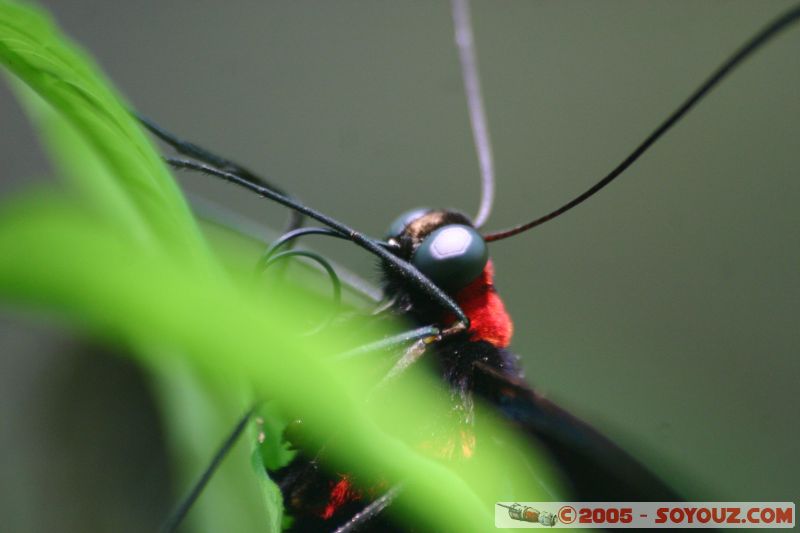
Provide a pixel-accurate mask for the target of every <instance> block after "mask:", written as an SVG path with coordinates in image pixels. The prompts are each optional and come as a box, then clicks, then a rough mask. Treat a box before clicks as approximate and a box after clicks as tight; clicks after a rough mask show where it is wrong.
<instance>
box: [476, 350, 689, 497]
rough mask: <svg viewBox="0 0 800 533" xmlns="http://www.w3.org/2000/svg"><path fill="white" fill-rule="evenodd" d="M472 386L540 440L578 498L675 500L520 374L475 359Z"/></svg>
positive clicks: (659, 482) (655, 480) (642, 469)
mask: <svg viewBox="0 0 800 533" xmlns="http://www.w3.org/2000/svg"><path fill="white" fill-rule="evenodd" d="M474 379H475V382H474V385H475V389H474V392H475V393H476V394H477V395H478V396H479V397H481V398H483V400H484V401H486V402H489V403H490V404H492V405H494V406H496V407H497V408H498V409H499V410H500V411H501V412H502V414H503V415H504V416H505V417H506V418H507V419H508V420H510V421H511V423H512V424H513V425H514V426H516V429H517V430H518V431H519V432H522V433H524V434H527V435H529V436H531V437H533V438H534V439H535V440H536V441H537V442H538V443H540V444H541V445H543V447H544V448H545V450H547V451H548V452H549V453H550V454H551V456H552V458H553V460H554V461H555V462H556V463H557V464H558V466H559V468H560V470H561V471H562V473H563V474H564V476H565V478H566V480H567V481H568V483H569V484H570V487H569V488H571V489H572V491H573V496H574V498H575V499H576V500H580V501H680V500H682V499H683V498H681V497H680V496H679V495H678V494H677V493H676V492H675V491H674V490H673V489H672V488H671V487H669V485H667V484H666V483H665V482H664V481H663V480H661V479H660V478H659V477H658V476H656V475H655V474H653V473H652V472H651V471H650V470H648V469H647V468H645V467H644V466H643V465H642V464H641V463H639V462H638V461H637V460H636V459H634V458H633V457H631V456H630V455H629V454H628V453H626V452H625V451H623V450H622V449H621V448H620V447H619V446H617V445H616V444H614V443H613V442H612V441H610V440H609V439H608V438H607V437H605V436H603V435H602V434H601V433H599V432H598V431H597V430H596V429H594V428H592V427H591V426H590V425H589V424H587V423H586V422H583V421H582V420H580V419H578V418H576V417H575V416H573V415H571V414H570V413H568V412H567V411H565V410H564V409H562V408H561V407H559V406H557V405H556V404H554V403H553V402H551V401H549V400H546V399H544V398H543V397H541V396H540V395H538V394H536V393H535V392H534V391H533V390H532V389H531V388H530V387H529V386H528V384H527V383H525V382H524V381H523V380H521V379H516V378H513V377H509V376H508V375H507V374H504V373H502V372H500V371H498V370H496V369H494V368H492V367H491V366H488V365H485V364H482V363H475V373H474Z"/></svg>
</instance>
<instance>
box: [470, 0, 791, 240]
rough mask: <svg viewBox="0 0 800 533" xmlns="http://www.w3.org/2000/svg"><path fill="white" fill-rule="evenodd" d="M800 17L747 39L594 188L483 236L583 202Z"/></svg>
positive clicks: (495, 236) (784, 18)
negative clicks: (741, 64)
mask: <svg viewBox="0 0 800 533" xmlns="http://www.w3.org/2000/svg"><path fill="white" fill-rule="evenodd" d="M799 18H800V6H795V7H793V8H792V9H790V10H789V11H787V12H785V13H784V14H782V15H781V16H779V17H778V18H776V19H775V20H774V21H773V22H772V23H770V24H769V25H768V26H767V27H765V28H764V29H763V30H761V31H760V32H759V33H757V34H756V35H755V36H754V37H753V38H751V39H750V40H749V41H747V42H746V43H745V44H744V45H743V46H742V47H741V48H739V50H737V51H736V52H735V53H734V54H733V55H732V56H731V57H730V58H728V60H727V61H725V62H724V63H723V64H722V65H721V66H720V67H719V68H717V70H715V71H714V72H713V73H712V74H711V76H710V77H709V78H708V79H707V80H706V81H705V82H703V84H702V85H700V87H698V88H697V89H696V90H695V91H694V92H693V93H692V94H691V95H690V96H689V98H687V99H686V101H684V102H683V103H682V104H681V105H680V106H679V107H678V108H677V109H676V110H675V111H673V112H672V114H671V115H669V116H668V117H667V119H666V120H664V122H662V123H661V125H659V126H658V127H657V128H656V129H655V130H654V131H653V132H652V133H651V134H650V135H648V136H647V138H646V139H645V140H644V141H643V142H642V143H641V144H640V145H639V146H637V147H636V149H635V150H633V152H631V154H630V155H629V156H628V157H626V158H625V159H624V160H623V161H622V163H620V164H619V165H617V167H616V168H615V169H614V170H612V171H611V172H610V173H609V174H608V175H607V176H606V177H604V178H603V179H601V180H600V181H598V182H597V183H596V184H594V185H593V186H592V187H591V188H589V189H588V190H587V191H585V192H584V193H582V194H580V195H579V196H577V197H575V198H573V199H572V200H570V201H569V202H567V203H566V204H564V205H562V206H561V207H559V208H558V209H556V210H555V211H552V212H550V213H548V214H546V215H544V216H541V217H539V218H536V219H534V220H532V221H530V222H526V223H524V224H520V225H519V226H514V227H512V228H508V229H505V230H501V231H495V232H492V233H488V234H486V235H484V236H483V238H484V239H485V240H486V242H491V241H499V240H502V239H507V238H508V237H512V236H514V235H517V234H519V233H522V232H524V231H527V230H529V229H531V228H535V227H536V226H539V225H541V224H544V223H545V222H547V221H549V220H553V219H554V218H556V217H558V216H560V215H562V214H564V213H566V212H567V211H569V210H570V209H572V208H573V207H575V206H576V205H578V204H581V203H583V202H584V201H585V200H587V199H588V198H590V197H591V196H593V195H594V194H595V193H597V192H598V191H600V190H601V189H602V188H603V187H605V186H606V185H608V184H609V183H611V182H612V181H613V180H614V179H615V178H616V177H617V176H619V175H620V174H622V173H623V172H625V170H627V169H628V167H630V166H631V165H632V164H633V163H634V162H635V161H636V160H637V159H639V157H641V155H642V154H644V153H645V152H646V151H647V150H648V149H649V148H650V147H651V146H652V145H653V144H654V143H655V142H656V141H657V140H658V139H659V138H661V137H662V136H663V135H664V134H665V133H666V132H667V131H668V130H669V129H670V128H672V126H674V125H675V124H676V123H677V122H678V121H679V120H680V119H682V118H683V117H684V115H686V113H688V112H689V111H690V110H691V109H692V108H693V107H694V106H695V105H696V104H697V103H698V102H699V101H700V100H702V99H703V97H705V96H706V95H707V94H708V93H709V92H710V91H711V90H712V89H713V88H714V87H715V86H716V85H718V84H719V82H720V81H722V80H723V79H724V78H725V77H726V76H728V75H729V74H730V73H731V71H733V69H734V68H736V67H737V66H738V65H739V64H740V63H741V62H742V61H744V60H745V59H747V58H748V57H749V56H750V55H752V54H753V53H754V52H755V51H756V50H758V49H759V48H761V47H762V46H763V45H764V44H766V43H767V42H768V41H769V40H771V39H773V38H774V37H775V36H777V35H778V34H779V33H780V32H781V31H783V30H785V29H786V28H788V27H789V26H790V25H792V24H793V23H795V22H796V21H797V20H798V19H799Z"/></svg>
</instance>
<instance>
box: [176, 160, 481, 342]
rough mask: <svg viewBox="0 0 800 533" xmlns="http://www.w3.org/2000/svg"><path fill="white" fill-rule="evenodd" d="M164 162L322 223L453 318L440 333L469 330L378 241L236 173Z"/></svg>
mask: <svg viewBox="0 0 800 533" xmlns="http://www.w3.org/2000/svg"><path fill="white" fill-rule="evenodd" d="M165 160H166V162H167V163H168V164H169V165H171V166H172V167H173V168H176V169H185V170H193V171H196V172H202V173H204V174H208V175H209V176H215V177H217V178H221V179H223V180H225V181H229V182H231V183H234V184H236V185H239V186H241V187H244V188H245V189H248V190H250V191H252V192H254V193H256V194H258V195H259V196H262V197H264V198H268V199H270V200H272V201H274V202H277V203H279V204H281V205H283V206H285V207H288V208H290V209H293V210H295V211H298V212H300V213H302V214H304V215H306V216H308V217H310V218H313V219H314V220H318V221H319V222H322V223H323V224H325V225H326V226H328V227H329V228H332V229H334V230H336V231H337V232H338V233H340V234H341V235H343V236H344V237H345V238H346V239H347V240H349V241H352V242H353V243H354V244H356V245H357V246H359V247H361V248H363V249H365V250H367V251H368V252H370V253H372V254H373V255H376V256H378V257H379V258H380V259H381V260H383V261H384V262H386V263H387V264H388V265H389V266H390V267H391V268H392V269H393V270H394V271H395V272H396V273H397V274H398V275H400V276H402V277H404V278H405V279H406V280H407V281H408V282H409V283H411V284H413V285H414V286H415V287H417V288H418V289H420V290H421V291H422V292H424V293H425V294H427V295H428V297H429V298H431V300H433V301H435V302H436V303H438V304H439V305H440V306H441V307H442V308H443V309H447V310H448V311H450V312H451V313H453V315H455V317H456V322H457V323H456V324H454V325H453V326H452V327H450V328H448V329H447V330H445V331H444V332H443V334H445V335H449V334H452V333H456V332H460V331H465V330H467V329H468V328H469V318H467V315H466V314H465V313H464V311H462V310H461V308H460V307H459V306H458V304H457V303H456V302H455V301H454V300H453V299H452V298H450V296H448V295H447V293H445V292H444V291H443V290H442V289H440V288H439V287H437V286H436V284H434V283H433V282H432V281H431V280H430V279H428V278H427V277H426V276H425V275H424V274H423V273H422V272H420V271H419V270H417V268H416V267H414V265H412V264H411V263H409V262H407V261H403V260H402V259H400V258H399V257H397V256H396V255H394V254H392V253H391V252H389V251H388V250H386V248H385V246H386V244H385V243H384V244H380V243H379V242H378V241H375V240H373V239H371V238H369V237H367V236H366V235H364V234H363V233H360V232H358V231H356V230H354V229H352V228H351V227H349V226H347V225H345V224H342V223H341V222H339V221H338V220H336V219H334V218H332V217H329V216H328V215H326V214H324V213H322V212H320V211H317V210H316V209H313V208H311V207H308V206H306V205H303V204H302V203H300V202H298V201H297V200H295V199H293V198H290V197H288V196H283V195H282V194H278V193H276V192H275V191H273V190H272V189H268V188H266V187H262V186H261V185H258V184H257V183H253V182H251V181H249V180H247V179H246V178H244V177H242V176H239V175H238V174H234V173H232V172H226V171H224V170H220V169H218V168H215V167H212V166H209V165H204V164H202V163H198V162H196V161H191V160H188V159H176V158H173V157H168V158H166V159H165Z"/></svg>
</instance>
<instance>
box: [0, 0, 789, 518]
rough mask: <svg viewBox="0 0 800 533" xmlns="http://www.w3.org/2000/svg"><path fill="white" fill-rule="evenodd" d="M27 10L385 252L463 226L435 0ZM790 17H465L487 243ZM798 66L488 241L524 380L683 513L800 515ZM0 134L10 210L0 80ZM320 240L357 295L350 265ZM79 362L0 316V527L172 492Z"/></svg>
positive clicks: (154, 423) (116, 403)
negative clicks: (394, 235)
mask: <svg viewBox="0 0 800 533" xmlns="http://www.w3.org/2000/svg"><path fill="white" fill-rule="evenodd" d="M42 3H43V4H44V5H46V6H47V7H48V8H49V9H50V10H52V11H53V13H54V14H55V16H56V17H57V19H58V21H59V22H60V23H61V24H62V25H63V27H64V28H65V29H66V31H67V32H68V33H69V34H70V35H72V36H74V37H75V38H76V39H77V40H78V41H79V42H81V43H82V44H83V45H84V46H85V47H86V48H87V49H89V50H90V51H91V52H92V54H93V55H94V56H95V57H96V58H97V59H98V61H99V62H100V63H101V65H102V67H103V68H104V69H105V71H106V72H107V73H108V75H109V76H110V77H111V79H113V80H114V82H115V83H116V85H117V87H119V88H120V90H121V91H122V92H123V93H124V94H125V95H126V96H127V97H128V98H129V99H130V100H131V101H132V102H133V104H134V105H135V106H136V107H137V108H138V109H139V110H140V111H141V112H142V113H144V114H146V115H148V116H150V117H152V118H154V119H156V120H157V121H158V122H160V123H161V124H162V125H163V126H165V127H167V128H168V129H171V130H173V131H174V132H176V133H178V134H181V135H183V136H185V137H186V138H189V139H191V140H194V141H196V142H198V143H200V144H202V145H204V146H207V147H210V148H213V149H215V150H216V151H218V152H219V153H221V154H225V155H228V156H230V157H231V158H233V159H235V160H237V161H241V162H243V163H245V164H247V165H248V166H250V167H251V168H253V169H256V170H259V171H263V172H264V173H265V174H266V175H268V176H271V177H273V178H274V179H275V180H276V181H277V182H279V183H281V184H282V185H284V186H285V187H286V188H287V189H289V190H290V191H291V192H292V193H293V194H295V195H297V196H299V197H301V198H302V199H304V200H305V201H307V202H308V203H309V204H311V205H313V206H316V207H319V208H322V209H324V210H325V211H326V212H327V213H329V214H331V215H333V216H336V217H339V218H341V219H342V220H344V221H347V222H348V223H351V224H352V225H354V226H355V227H357V228H360V229H363V230H364V231H366V232H368V233H371V234H374V235H381V234H382V232H383V231H384V229H385V227H386V226H387V224H388V223H389V222H390V221H391V220H392V218H393V217H394V216H395V215H396V214H399V213H400V212H402V211H404V210H406V209H409V208H411V207H416V206H420V205H425V206H445V207H457V208H461V209H463V210H465V211H467V212H469V213H474V211H475V209H476V206H477V196H478V166H477V163H476V158H475V155H474V151H473V148H472V140H471V133H470V129H469V122H468V117H467V113H466V106H465V102H464V97H463V91H462V87H461V79H460V72H459V68H458V59H457V55H456V51H455V48H454V46H453V44H452V29H451V22H450V18H449V17H450V14H449V7H448V4H447V3H446V2H428V1H426V2H422V1H416V2H396V1H373V2H351V1H348V2H343V1H342V2H322V1H318V2H256V1H239V2H236V3H225V4H223V3H222V2H213V1H210V0H193V1H188V0H173V1H171V2H163V1H161V2H156V1H152V0H140V1H137V2H108V1H107V0H104V1H101V0H69V1H68V2H67V1H63V0H61V1H59V0H48V1H44V2H42ZM788 5H789V3H787V2H779V1H769V2H766V1H763V2H755V1H726V2H712V1H707V2H694V1H674V0H672V1H669V2H666V1H659V2H638V1H627V2H623V1H616V2H533V1H529V0H528V1H522V0H517V1H511V0H505V1H503V2H488V1H486V2H474V5H473V19H474V25H475V33H476V39H477V44H478V51H479V60H480V66H481V76H482V81H483V90H484V96H485V98H486V101H487V108H488V109H487V113H488V118H489V125H490V129H491V133H492V136H493V142H494V147H495V159H496V164H497V175H498V181H499V183H498V189H497V201H496V210H495V213H494V215H493V217H492V218H491V220H490V222H489V224H488V227H489V228H500V227H505V226H507V225H511V224H514V223H517V222H520V221H522V220H525V219H528V218H531V217H532V216H533V215H537V214H541V213H543V212H545V211H548V210H550V209H551V208H554V207H556V206H557V205H560V204H561V203H563V202H564V201H565V200H567V199H569V198H571V197H572V196H574V195H575V194H577V193H578V192H580V191H582V190H583V189H585V188H586V187H588V186H589V185H590V184H592V183H593V182H594V181H596V180H597V179H598V178H599V177H600V176H601V175H602V174H604V173H605V172H607V171H608V170H610V169H611V168H612V167H613V166H614V165H615V164H616V163H617V162H618V161H619V160H621V159H622V158H623V157H624V156H625V155H627V152H628V151H629V150H630V149H631V148H633V146H634V145H635V144H636V143H638V142H639V141H640V140H642V139H643V138H644V136H645V135H646V134H647V133H649V131H650V130H651V129H652V128H654V127H655V126H656V124H657V123H658V122H659V121H660V120H662V119H663V118H664V117H665V116H666V114H667V113H668V112H670V111H671V110H672V109H673V108H674V107H675V106H676V105H677V104H678V103H679V102H680V101H681V100H682V99H683V98H684V97H685V96H686V95H687V94H688V93H689V92H690V91H691V90H693V89H694V88H695V86H696V85H697V84H698V83H699V82H700V81H701V80H702V79H703V78H704V77H705V76H706V75H708V74H709V73H710V71H711V69H713V68H714V67H716V66H717V65H718V64H719V63H720V62H721V61H722V60H723V59H724V58H725V57H726V56H727V55H728V54H729V53H731V52H732V51H733V50H734V49H735V48H736V47H737V46H739V45H740V44H741V43H742V42H743V41H744V40H745V38H747V37H749V36H750V35H751V34H753V33H754V32H755V31H756V30H757V29H760V27H761V26H762V25H764V24H765V23H766V22H767V21H768V20H770V19H771V18H772V17H774V16H775V15H776V14H777V13H778V12H780V11H781V10H783V9H785V8H786V7H787V6H788ZM798 52H800V29H797V28H796V29H794V30H792V31H791V32H790V33H789V34H787V35H784V36H782V37H781V38H780V39H779V40H777V41H776V42H774V43H772V44H770V45H769V46H768V48H766V49H765V50H763V51H762V52H760V53H759V54H758V55H757V56H756V57H755V58H754V59H753V60H751V61H749V62H748V63H747V64H746V65H744V66H743V68H741V69H740V70H739V71H737V72H736V73H735V75H734V76H733V77H732V78H730V79H729V80H728V81H727V82H725V83H724V84H723V86H722V87H721V88H720V89H719V90H718V91H717V92H715V93H714V94H713V95H712V96H711V97H710V98H709V99H708V100H707V101H705V102H704V103H703V104H702V105H701V106H700V107H699V108H698V109H697V110H696V111H695V112H693V113H692V114H691V115H690V116H689V117H688V119H686V120H685V121H683V122H682V123H680V125H678V127H677V128H676V129H675V130H673V131H672V132H671V133H670V134H669V135H668V136H667V137H666V138H665V139H664V140H662V141H661V142H659V143H658V144H657V146H656V147H655V148H654V149H653V150H652V151H651V152H650V153H648V154H647V155H646V156H645V157H644V158H643V159H642V160H641V161H640V162H639V163H637V164H636V165H635V167H634V168H633V169H631V170H630V171H628V173H627V174H626V175H625V176H624V177H622V178H620V180H619V182H618V183H615V184H614V185H612V186H611V187H610V188H609V189H607V190H605V191H603V192H602V193H601V194H600V195H598V196H597V197H595V198H594V199H592V200H591V201H590V202H589V203H588V204H586V205H584V206H582V207H580V208H578V209H576V210H575V211H574V212H571V213H569V214H568V215H566V216H564V217H562V218H560V219H558V220H557V221H554V222H551V223H549V224H547V225H545V226H543V227H542V228H540V229H539V230H538V231H535V232H533V233H531V234H526V235H525V236H523V237H518V238H516V239H512V240H508V241H503V242H500V243H496V244H493V245H492V246H491V252H492V254H493V257H494V261H495V266H496V270H497V286H498V289H499V290H500V292H501V294H502V295H504V296H505V301H506V303H507V305H508V307H509V308H510V311H511V313H512V315H513V316H514V317H515V321H516V322H515V323H516V335H515V338H514V342H513V347H514V348H515V350H516V351H518V352H519V353H521V354H522V355H523V356H524V358H525V366H526V369H527V374H528V376H529V379H530V380H531V381H532V382H533V383H534V384H536V385H537V386H538V388H539V389H540V390H541V391H543V392H545V393H546V394H547V395H548V396H549V397H551V398H553V399H555V400H557V401H558V402H560V403H562V404H563V405H565V406H566V407H568V408H570V409H572V410H573V411H575V412H576V413H577V414H579V415H581V416H582V417H584V418H586V419H588V420H590V421H592V422H593V423H595V424H596V425H597V426H598V427H599V428H601V429H602V430H603V431H605V432H607V433H608V434H609V435H611V436H612V437H614V438H615V439H617V440H618V441H620V442H621V443H623V444H624V445H625V446H626V447H627V448H629V449H630V450H631V451H632V452H633V453H634V454H636V455H638V456H639V457H641V458H642V459H643V460H645V461H646V462H647V463H649V464H650V465H652V466H653V468H654V469H656V470H657V471H658V472H659V473H661V474H662V475H664V476H665V477H666V478H667V479H669V480H670V481H672V482H673V483H674V484H675V485H676V486H678V487H680V488H681V489H683V490H684V491H686V493H687V494H688V495H689V496H690V497H697V498H700V499H710V500H740V501H746V500H755V501H769V500H779V501H786V500H797V499H798V496H799V495H800V491H798V489H797V486H798V483H797V478H798V476H800V467H798V457H797V449H798V429H797V421H796V420H797V414H796V411H797V409H796V406H797V399H796V397H797V393H798V391H799V389H800V387H798V384H799V382H798V376H799V375H800V360H799V358H798V357H797V356H798V351H799V350H798V345H799V344H800V328H799V327H798V326H799V325H800V324H798V317H800V269H799V268H798V266H800V242H798V228H799V227H800V210H798V209H797V204H798V202H800V180H798V179H797V178H798V169H800V136H798V134H797V131H798V122H800V99H798V97H797V95H798V87H800V69H798V67H799V66H800V65H799V64H798V61H797V58H798ZM0 120H1V122H0V124H2V127H1V128H0V161H2V162H3V164H2V170H1V172H2V180H0V194H2V195H3V196H7V195H9V194H11V193H13V192H14V191H15V190H21V189H22V188H24V187H25V185H27V184H29V183H30V182H31V178H39V177H41V176H45V175H48V173H49V172H50V171H49V169H48V165H47V162H46V161H45V159H44V158H43V156H42V154H41V150H40V149H39V147H38V145H37V141H36V138H35V136H34V135H33V133H32V131H31V130H30V127H29V126H28V124H27V122H26V120H25V118H24V116H23V115H22V113H21V112H20V110H19V109H18V107H17V106H16V103H15V102H14V100H13V99H12V97H11V94H10V92H9V91H8V90H7V88H6V87H5V86H3V87H2V88H0ZM180 179H181V181H182V183H184V184H185V185H186V187H187V188H189V189H190V190H191V191H192V192H194V193H196V194H199V195H202V196H204V197H207V198H211V199H214V200H216V201H218V202H220V203H222V204H224V205H226V206H229V207H230V208H232V209H234V210H236V211H237V212H240V213H242V214H245V215H247V216H249V217H251V218H253V219H254V220H256V221H258V222H261V223H263V224H266V225H270V226H273V227H278V226H279V225H280V224H281V223H282V221H283V219H284V216H285V212H284V211H283V210H282V209H281V208H279V207H277V206H275V205H271V204H269V203H266V202H264V201H262V200H260V199H258V198H254V197H251V196H249V195H248V194H247V193H246V192H242V191H240V190H237V189H234V188H232V187H231V186H228V185H225V184H220V183H215V182H212V181H211V180H210V179H206V178H202V177H196V176H190V175H182V176H181V177H180ZM317 243H319V244H318V249H319V250H321V251H323V252H325V253H326V254H327V255H329V256H331V257H332V258H334V259H335V260H337V261H339V262H341V263H343V264H346V265H348V266H349V267H351V268H352V269H353V270H355V271H356V272H358V273H361V274H363V275H364V276H373V275H374V272H375V266H374V262H373V261H372V259H371V258H370V257H368V256H366V255H365V254H364V253H362V252H360V251H358V250H357V249H355V248H353V247H347V246H345V245H343V244H342V243H340V242H335V243H327V242H319V241H318V240H317V241H315V243H314V244H315V246H316V245H317ZM0 260H1V258H0ZM54 266H55V267H56V268H57V263H56V264H55V265H54ZM76 346H78V343H77V341H76V340H75V339H74V338H73V337H72V336H71V335H70V334H69V333H68V332H65V331H63V330H60V329H59V328H58V327H56V326H53V325H48V324H47V323H46V322H45V321H43V320H41V319H39V318H36V317H32V316H30V315H24V316H23V315H21V314H20V313H19V312H15V311H12V310H9V309H6V310H5V311H2V312H0V365H1V366H0V415H2V426H1V428H2V433H0V470H1V471H2V498H1V499H0V516H2V517H3V521H4V523H5V524H7V525H9V524H10V527H11V530H14V531H17V530H21V531H45V530H52V528H53V527H56V529H58V530H59V531H72V530H75V531H77V530H82V531H85V530H86V529H87V528H86V526H87V524H89V525H90V526H91V528H94V529H95V530H115V531H124V530H130V531H138V530H142V529H146V528H149V527H151V526H153V525H154V524H156V523H158V521H159V520H160V519H161V518H163V516H165V514H166V512H167V508H168V507H169V505H170V503H171V502H172V501H173V500H174V498H175V496H173V495H172V494H170V483H171V478H170V475H169V472H168V471H167V463H166V460H165V459H164V457H163V450H162V444H161V440H162V435H161V431H160V429H159V421H158V418H157V413H156V411H155V407H154V406H153V402H152V401H151V400H150V399H149V397H148V395H147V393H146V391H147V389H146V386H145V385H144V384H143V383H142V380H141V378H140V377H139V376H138V373H137V371H136V369H134V368H132V367H131V366H130V365H128V364H125V363H124V362H122V361H119V360H117V359H115V358H109V357H107V356H101V355H92V354H86V353H85V350H83V349H82V348H81V349H76V348H75V347H76ZM87 515H91V518H87ZM106 515H107V516H106ZM56 525H57V526H56Z"/></svg>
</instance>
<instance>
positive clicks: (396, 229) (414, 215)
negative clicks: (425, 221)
mask: <svg viewBox="0 0 800 533" xmlns="http://www.w3.org/2000/svg"><path fill="white" fill-rule="evenodd" d="M429 211H430V208H428V207H417V208H416V209H412V210H411V211H406V212H405V213H403V214H402V215H400V216H399V217H397V218H396V219H394V222H392V224H391V225H390V226H389V229H388V231H387V232H386V239H390V238H392V237H397V236H398V235H400V234H401V233H403V230H404V229H406V226H408V225H409V224H411V223H412V222H414V221H415V220H416V219H418V218H419V217H421V216H422V215H424V214H425V213H428V212H429Z"/></svg>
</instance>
